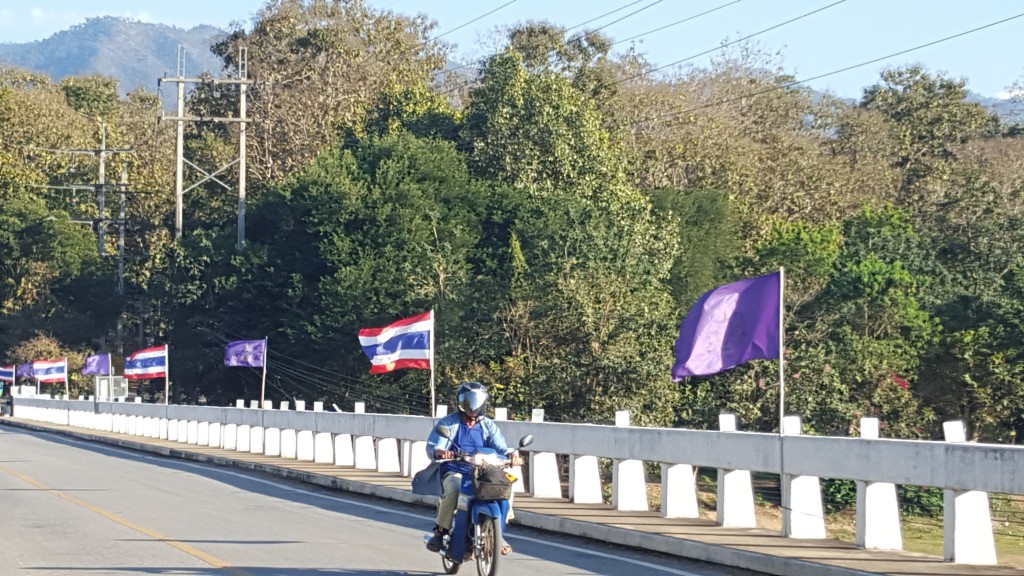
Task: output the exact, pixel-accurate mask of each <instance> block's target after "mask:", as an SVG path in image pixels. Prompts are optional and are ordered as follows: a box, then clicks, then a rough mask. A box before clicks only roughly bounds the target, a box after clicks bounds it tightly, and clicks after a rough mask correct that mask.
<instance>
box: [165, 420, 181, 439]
mask: <svg viewBox="0 0 1024 576" xmlns="http://www.w3.org/2000/svg"><path fill="white" fill-rule="evenodd" d="M167 439H168V440H169V441H171V442H177V441H178V421H177V420H168V421H167Z"/></svg>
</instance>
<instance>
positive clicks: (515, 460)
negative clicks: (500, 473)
mask: <svg viewBox="0 0 1024 576" xmlns="http://www.w3.org/2000/svg"><path fill="white" fill-rule="evenodd" d="M508 463H509V465H511V466H522V465H523V457H522V456H520V455H519V454H515V453H512V454H509V460H508Z"/></svg>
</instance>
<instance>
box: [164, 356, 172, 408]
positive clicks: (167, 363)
mask: <svg viewBox="0 0 1024 576" xmlns="http://www.w3.org/2000/svg"><path fill="white" fill-rule="evenodd" d="M170 403H171V347H170V345H169V344H164V406H167V405H169V404H170Z"/></svg>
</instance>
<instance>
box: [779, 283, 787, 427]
mask: <svg viewBox="0 0 1024 576" xmlns="http://www.w3.org/2000/svg"><path fill="white" fill-rule="evenodd" d="M785 286H786V269H785V268H783V267H781V266H780V267H779V435H780V436H781V435H782V420H783V418H785V417H786V371H785V364H784V363H785V350H786V340H785V337H786V327H785V324H784V312H785V309H784V308H783V304H784V302H785V299H784V298H783V294H784V292H785V290H786V288H785Z"/></svg>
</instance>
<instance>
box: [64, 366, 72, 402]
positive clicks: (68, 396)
mask: <svg viewBox="0 0 1024 576" xmlns="http://www.w3.org/2000/svg"><path fill="white" fill-rule="evenodd" d="M64 399H65V400H71V387H70V386H68V357H67V356H65V357H64Z"/></svg>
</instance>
